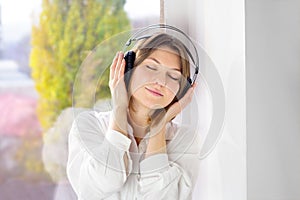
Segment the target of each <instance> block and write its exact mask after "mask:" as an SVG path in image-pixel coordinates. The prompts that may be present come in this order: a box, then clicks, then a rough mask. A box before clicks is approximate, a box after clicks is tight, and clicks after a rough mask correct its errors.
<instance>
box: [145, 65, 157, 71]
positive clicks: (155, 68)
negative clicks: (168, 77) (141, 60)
mask: <svg viewBox="0 0 300 200" xmlns="http://www.w3.org/2000/svg"><path fill="white" fill-rule="evenodd" d="M146 68H147V69H150V70H153V71H156V70H157V67H155V66H151V65H146Z"/></svg>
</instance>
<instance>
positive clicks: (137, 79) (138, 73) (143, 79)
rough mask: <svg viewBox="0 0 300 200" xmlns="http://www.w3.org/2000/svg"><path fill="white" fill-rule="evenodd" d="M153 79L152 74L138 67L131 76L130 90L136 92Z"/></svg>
mask: <svg viewBox="0 0 300 200" xmlns="http://www.w3.org/2000/svg"><path fill="white" fill-rule="evenodd" d="M150 81H151V76H149V74H147V73H144V72H143V71H142V70H139V69H136V70H135V71H134V72H133V73H132V76H131V80H130V91H131V94H132V93H135V91H137V90H138V89H139V88H141V87H143V85H145V84H147V83H149V82H150Z"/></svg>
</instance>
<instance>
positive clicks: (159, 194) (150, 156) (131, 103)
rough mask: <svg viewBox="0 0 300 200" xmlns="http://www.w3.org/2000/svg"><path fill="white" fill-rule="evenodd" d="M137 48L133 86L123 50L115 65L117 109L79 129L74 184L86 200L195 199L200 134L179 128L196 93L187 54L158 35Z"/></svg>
mask: <svg viewBox="0 0 300 200" xmlns="http://www.w3.org/2000/svg"><path fill="white" fill-rule="evenodd" d="M133 50H134V52H135V53H136V59H135V61H134V69H133V72H132V75H131V77H130V81H129V82H128V83H127V82H125V81H124V71H125V65H126V61H125V59H124V54H123V53H122V52H118V53H117V55H116V57H115V58H114V60H113V62H112V65H111V67H110V80H109V87H110V90H111V94H112V104H113V109H112V111H110V112H99V113H97V112H94V111H93V112H85V113H82V114H80V115H79V116H78V117H77V118H76V120H75V122H74V123H73V126H72V129H71V132H70V135H69V159H68V165H67V175H68V178H69V180H70V183H71V185H72V187H73V189H74V190H75V192H76V194H77V196H78V199H80V200H99V199H122V200H123V199H124V200H133V199H149V200H154V199H155V200H158V199H166V200H168V199H172V200H174V199H180V200H181V199H192V191H193V188H194V185H195V183H196V180H197V173H198V165H199V160H198V159H197V155H198V152H199V141H198V137H194V136H195V135H198V134H195V133H194V132H193V131H192V130H191V129H190V128H189V127H186V126H183V125H179V124H176V123H174V122H172V119H173V118H174V117H176V115H177V114H179V113H180V112H181V111H182V109H183V108H184V107H185V106H186V105H187V104H188V103H189V102H190V101H191V99H192V95H193V90H194V89H195V87H196V85H195V84H193V85H192V86H191V87H190V88H189V89H188V90H187V92H186V91H185V89H184V88H185V87H186V85H187V83H186V80H187V77H189V76H190V70H189V61H188V56H187V52H186V51H185V50H186V49H185V48H184V45H183V44H182V43H181V42H180V41H179V40H177V39H176V38H174V37H173V36H170V35H168V34H165V33H159V34H155V35H153V36H151V37H149V38H145V39H143V40H142V41H140V42H139V43H138V44H137V46H136V47H135V48H134V49H133ZM127 84H128V85H127ZM126 86H128V90H127V87H126Z"/></svg>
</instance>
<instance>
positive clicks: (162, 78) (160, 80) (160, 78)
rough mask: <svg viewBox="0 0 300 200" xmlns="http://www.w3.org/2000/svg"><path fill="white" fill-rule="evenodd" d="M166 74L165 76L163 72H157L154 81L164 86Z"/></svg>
mask: <svg viewBox="0 0 300 200" xmlns="http://www.w3.org/2000/svg"><path fill="white" fill-rule="evenodd" d="M166 76H167V74H166V73H165V72H160V73H158V74H157V75H156V76H155V83H156V84H159V85H162V86H166V84H167V80H166Z"/></svg>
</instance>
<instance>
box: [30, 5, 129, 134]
mask: <svg viewBox="0 0 300 200" xmlns="http://www.w3.org/2000/svg"><path fill="white" fill-rule="evenodd" d="M124 3H125V1H124V0H113V1H108V0H102V1H100V0H43V10H42V13H41V14H40V21H39V24H38V25H37V26H33V27H32V41H31V42H32V50H31V55H30V66H31V68H32V77H33V79H34V80H35V84H36V89H37V91H38V93H39V97H40V98H39V103H38V116H39V120H40V122H41V124H42V126H43V128H44V129H48V128H50V127H51V126H52V124H53V123H54V121H55V120H56V118H57V116H58V115H59V114H60V112H61V110H63V109H64V108H66V107H70V106H71V105H72V88H73V85H74V80H75V76H76V73H77V71H78V69H79V67H80V65H81V63H82V61H83V58H85V57H86V55H87V54H88V52H89V51H90V50H91V49H93V48H94V47H95V46H96V45H97V44H99V43H100V42H101V41H103V40H105V39H107V38H108V37H111V36H112V35H114V34H116V33H119V32H121V31H124V30H128V29H129V20H128V18H127V16H126V14H125V12H124V10H123V6H124ZM105 53H108V52H105ZM109 53H110V54H112V53H113V54H115V53H114V52H109ZM107 75H108V73H107V72H106V76H107ZM104 79H105V78H104ZM106 79H107V77H106ZM107 84H108V82H107V81H106V85H105V84H104V85H102V87H104V88H102V89H100V90H99V89H98V90H97V91H98V92H100V93H101V92H102V96H109V90H108V87H107Z"/></svg>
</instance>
